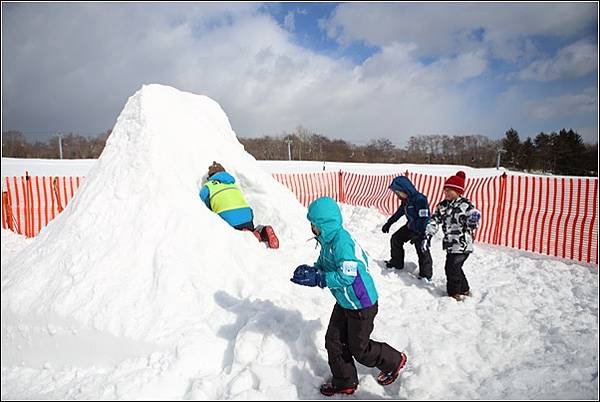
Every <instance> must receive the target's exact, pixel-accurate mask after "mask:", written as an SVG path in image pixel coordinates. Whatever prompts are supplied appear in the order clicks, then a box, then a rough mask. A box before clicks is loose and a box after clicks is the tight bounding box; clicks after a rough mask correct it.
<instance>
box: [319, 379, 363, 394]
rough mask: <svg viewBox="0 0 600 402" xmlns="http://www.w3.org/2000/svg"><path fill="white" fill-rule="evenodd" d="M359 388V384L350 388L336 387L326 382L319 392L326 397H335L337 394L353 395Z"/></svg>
mask: <svg viewBox="0 0 600 402" xmlns="http://www.w3.org/2000/svg"><path fill="white" fill-rule="evenodd" d="M357 388H358V384H354V385H351V386H349V387H334V386H333V384H332V383H330V382H326V383H325V384H323V385H321V388H319V391H321V393H322V394H323V395H325V396H334V395H335V394H342V395H352V394H353V393H354V391H356V389H357Z"/></svg>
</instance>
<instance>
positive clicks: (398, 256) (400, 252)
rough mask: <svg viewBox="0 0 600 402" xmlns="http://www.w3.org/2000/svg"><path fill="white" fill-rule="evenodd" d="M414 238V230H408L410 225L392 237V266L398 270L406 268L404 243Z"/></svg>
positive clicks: (403, 227)
mask: <svg viewBox="0 0 600 402" xmlns="http://www.w3.org/2000/svg"><path fill="white" fill-rule="evenodd" d="M412 236H413V232H412V230H410V229H409V228H408V225H404V226H402V227H401V228H400V229H398V230H397V231H396V233H394V234H393V235H392V238H391V239H390V246H391V254H392V259H391V260H390V264H391V265H393V266H394V267H396V268H399V269H402V268H404V243H406V242H407V241H409V240H410V239H411V237H412Z"/></svg>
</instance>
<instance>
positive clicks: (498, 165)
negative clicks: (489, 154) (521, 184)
mask: <svg viewBox="0 0 600 402" xmlns="http://www.w3.org/2000/svg"><path fill="white" fill-rule="evenodd" d="M504 152H506V151H505V150H504V149H502V148H498V157H497V158H496V170H500V156H501V155H502V153H504Z"/></svg>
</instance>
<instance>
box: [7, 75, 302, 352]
mask: <svg viewBox="0 0 600 402" xmlns="http://www.w3.org/2000/svg"><path fill="white" fill-rule="evenodd" d="M213 160H216V161H219V162H220V163H221V164H222V165H223V166H224V167H225V168H226V169H227V171H228V172H230V173H231V174H232V175H233V176H234V177H236V179H237V181H238V184H239V185H240V186H241V188H242V189H243V192H244V194H245V196H246V199H247V201H248V202H249V204H250V205H251V206H252V207H253V210H254V213H255V219H254V222H255V224H267V223H268V224H271V225H273V226H274V228H275V230H276V232H277V233H278V235H279V237H280V243H281V249H280V250H282V251H283V252H285V249H286V247H288V246H289V245H290V244H291V243H292V242H293V241H294V240H293V238H292V235H294V236H295V237H297V235H298V234H299V233H302V232H306V236H304V238H306V237H310V230H309V227H308V224H307V221H306V218H305V213H306V212H305V209H304V208H303V207H302V206H301V205H300V204H299V203H298V201H297V200H296V199H295V197H294V196H293V195H292V193H291V192H289V191H288V190H287V189H286V188H285V187H283V186H282V185H281V184H279V183H278V182H276V181H275V180H274V179H273V178H272V177H271V176H270V175H269V174H268V173H266V172H265V171H263V170H262V169H261V168H260V167H259V166H258V165H257V163H256V160H255V159H254V158H253V157H252V156H251V155H250V154H248V153H247V152H245V150H244V148H243V146H242V145H241V144H240V143H239V142H238V141H237V138H236V135H235V133H234V131H233V130H232V128H231V125H230V123H229V120H228V118H227V116H226V115H225V113H224V111H223V110H222V109H221V107H220V106H219V104H218V103H217V102H215V101H213V100H212V99H210V98H208V97H206V96H201V95H195V94H192V93H186V92H181V91H178V90H176V89H174V88H171V87H167V86H162V85H145V86H143V87H142V88H141V89H140V90H139V91H137V92H136V93H135V94H134V95H133V96H132V97H130V98H129V100H128V102H127V104H126V105H125V107H124V109H123V111H122V112H121V114H120V116H119V117H118V120H117V123H116V125H115V127H114V130H113V133H112V134H111V136H110V138H109V139H108V141H107V144H106V147H105V149H104V152H103V153H102V155H101V156H100V158H99V160H98V162H97V163H96V164H95V165H94V167H93V168H92V169H91V170H90V173H89V175H88V178H87V180H86V181H85V183H84V184H83V185H82V187H81V188H80V189H79V191H78V192H77V194H76V196H75V198H74V199H73V200H72V202H70V203H69V205H68V207H67V208H66V209H65V211H64V212H63V213H62V214H61V215H60V216H58V217H57V218H56V219H55V220H54V221H52V222H51V223H50V224H49V225H48V227H47V228H45V229H44V230H43V231H42V232H41V233H40V235H39V236H38V237H37V238H35V239H34V240H33V241H32V242H31V244H30V245H29V246H28V247H25V248H24V249H23V250H22V252H20V253H17V254H15V255H14V256H13V258H10V259H9V260H8V261H3V262H2V309H3V312H5V311H7V312H8V311H10V312H11V313H14V314H19V315H22V316H24V315H29V316H36V317H43V316H46V317H50V316H56V317H61V319H63V318H64V319H68V320H69V321H70V322H71V323H72V324H71V325H75V324H73V321H74V322H75V323H77V324H78V325H80V326H82V327H85V328H93V329H95V330H99V331H106V332H108V333H110V334H112V335H114V336H125V337H128V338H133V339H140V340H145V341H153V342H171V341H172V340H173V339H174V338H180V337H181V332H182V331H201V332H202V331H205V328H204V325H205V321H206V319H208V317H210V314H211V312H212V311H213V306H215V301H214V294H215V293H216V292H217V291H226V292H227V291H229V292H230V293H231V294H234V295H237V296H239V297H244V296H246V295H247V294H248V293H251V292H252V291H253V289H252V284H251V283H250V284H249V283H246V284H245V285H244V284H241V283H240V281H243V278H246V277H248V275H257V274H259V273H260V272H261V261H262V260H264V259H265V258H268V254H269V253H272V252H274V251H272V250H267V249H266V248H265V246H264V245H262V244H259V243H258V242H257V241H256V239H255V238H254V237H253V236H252V235H251V234H248V233H243V232H240V231H236V230H233V229H232V228H231V227H230V226H229V225H228V224H227V223H226V222H225V221H223V220H222V219H221V218H220V217H219V216H218V215H216V214H214V213H212V212H211V211H210V210H209V209H208V208H206V207H205V205H204V204H203V203H202V202H201V200H200V198H199V196H198V193H199V189H200V186H201V185H202V183H203V181H204V180H205V179H206V171H207V168H208V166H209V165H210V164H211V163H212V162H213ZM300 237H302V236H300ZM3 242H4V237H3Z"/></svg>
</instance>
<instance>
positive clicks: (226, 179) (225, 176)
mask: <svg viewBox="0 0 600 402" xmlns="http://www.w3.org/2000/svg"><path fill="white" fill-rule="evenodd" d="M208 180H217V181H220V182H221V183H223V184H234V183H235V178H234V177H233V176H232V175H230V174H229V173H227V172H217V173H215V174H213V175H212V176H210V177H209V178H208Z"/></svg>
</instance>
